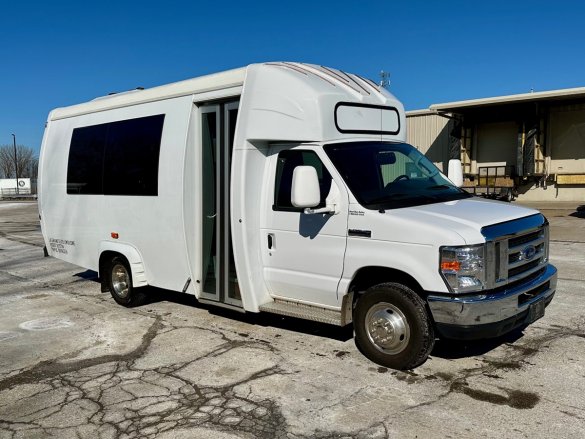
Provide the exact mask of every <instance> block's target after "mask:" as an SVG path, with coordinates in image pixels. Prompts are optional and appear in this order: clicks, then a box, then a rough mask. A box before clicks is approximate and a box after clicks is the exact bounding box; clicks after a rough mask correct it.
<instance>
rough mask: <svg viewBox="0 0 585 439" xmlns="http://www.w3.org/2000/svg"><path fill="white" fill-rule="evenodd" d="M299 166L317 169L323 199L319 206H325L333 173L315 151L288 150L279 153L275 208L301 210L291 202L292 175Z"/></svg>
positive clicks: (292, 210)
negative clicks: (330, 172)
mask: <svg viewBox="0 0 585 439" xmlns="http://www.w3.org/2000/svg"><path fill="white" fill-rule="evenodd" d="M297 166H312V167H314V168H315V169H316V170H317V176H318V177H319V189H320V191H321V201H320V202H319V206H318V207H324V206H325V199H326V198H327V195H328V194H329V190H330V189H331V174H329V171H327V168H325V166H323V163H322V162H321V159H320V158H319V156H318V155H317V154H316V153H315V152H314V151H306V150H305V151H303V150H288V151H281V152H280V153H279V154H278V160H277V165H276V179H275V186H274V205H273V206H272V208H273V210H285V211H291V212H300V211H301V210H302V209H299V208H296V207H294V206H293V205H292V204H291V202H290V195H291V187H292V177H293V172H294V170H295V168H296V167H297Z"/></svg>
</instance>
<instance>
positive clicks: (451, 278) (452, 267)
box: [440, 244, 485, 293]
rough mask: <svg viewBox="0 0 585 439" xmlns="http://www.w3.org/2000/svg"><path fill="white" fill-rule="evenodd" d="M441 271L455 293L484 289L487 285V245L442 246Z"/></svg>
mask: <svg viewBox="0 0 585 439" xmlns="http://www.w3.org/2000/svg"><path fill="white" fill-rule="evenodd" d="M440 271H441V275H442V276H443V279H445V282H447V285H448V286H449V287H450V289H451V290H452V291H453V292H454V293H465V292H469V291H479V290H482V289H483V288H484V286H485V246H484V245H483V244H480V245H469V246H462V247H441V262H440Z"/></svg>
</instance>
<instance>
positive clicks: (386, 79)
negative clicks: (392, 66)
mask: <svg viewBox="0 0 585 439" xmlns="http://www.w3.org/2000/svg"><path fill="white" fill-rule="evenodd" d="M389 85H390V73H389V72H385V71H384V70H381V71H380V87H384V88H387V87H388V86H389Z"/></svg>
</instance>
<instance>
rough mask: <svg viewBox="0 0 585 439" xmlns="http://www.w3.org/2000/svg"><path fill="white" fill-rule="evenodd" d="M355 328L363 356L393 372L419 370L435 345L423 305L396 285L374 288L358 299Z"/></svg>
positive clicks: (420, 300) (402, 287)
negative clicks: (393, 370)
mask: <svg viewBox="0 0 585 439" xmlns="http://www.w3.org/2000/svg"><path fill="white" fill-rule="evenodd" d="M354 328H355V336H356V344H357V345H358V347H359V348H360V350H361V351H362V353H363V354H364V355H365V356H366V357H368V358H369V359H370V360H372V361H374V362H375V363H378V364H380V365H382V366H386V367H389V368H392V369H401V370H405V369H413V368H415V367H417V366H419V365H420V364H422V363H424V362H425V361H426V359H427V358H428V356H429V354H430V352H431V350H432V349H433V346H434V344H435V335H434V331H433V326H432V323H431V322H430V319H429V317H428V314H427V311H426V309H425V303H424V301H423V300H422V299H421V298H420V297H419V296H418V295H417V294H416V293H415V292H414V291H412V290H411V289H410V288H407V287H405V286H404V285H401V284H397V283H385V284H380V285H376V286H373V287H371V288H369V289H368V290H367V291H366V292H365V294H364V295H363V296H361V297H360V298H359V299H358V302H357V306H356V308H355V311H354Z"/></svg>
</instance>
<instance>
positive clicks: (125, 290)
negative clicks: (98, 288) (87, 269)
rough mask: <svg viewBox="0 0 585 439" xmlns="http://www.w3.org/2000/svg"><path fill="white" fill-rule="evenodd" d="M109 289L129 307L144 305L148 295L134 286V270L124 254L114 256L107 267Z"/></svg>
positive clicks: (120, 302) (121, 302)
mask: <svg viewBox="0 0 585 439" xmlns="http://www.w3.org/2000/svg"><path fill="white" fill-rule="evenodd" d="M105 276H106V281H107V284H108V289H109V290H110V294H111V295H112V297H113V298H114V300H115V301H116V302H117V303H118V304H120V305H122V306H126V307H128V308H130V307H133V306H139V305H142V304H143V303H144V302H145V300H146V295H145V294H144V293H142V292H141V291H139V290H138V289H135V288H134V287H133V286H132V271H131V270H130V265H129V264H128V261H127V260H126V258H124V257H123V256H114V257H113V258H112V259H111V260H110V263H109V264H108V265H107V269H106V273H105Z"/></svg>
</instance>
